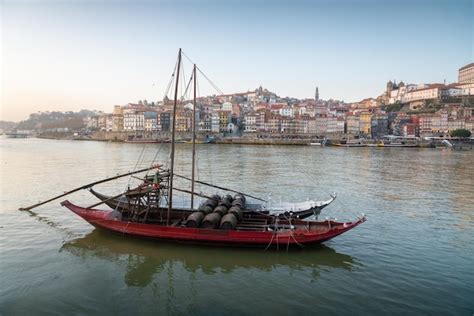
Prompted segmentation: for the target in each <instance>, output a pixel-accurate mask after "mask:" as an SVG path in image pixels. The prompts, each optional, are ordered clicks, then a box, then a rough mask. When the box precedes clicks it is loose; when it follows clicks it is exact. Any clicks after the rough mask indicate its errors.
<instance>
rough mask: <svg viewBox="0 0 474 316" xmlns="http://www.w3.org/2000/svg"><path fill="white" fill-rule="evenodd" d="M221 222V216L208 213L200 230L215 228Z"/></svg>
mask: <svg viewBox="0 0 474 316" xmlns="http://www.w3.org/2000/svg"><path fill="white" fill-rule="evenodd" d="M220 222H221V216H220V215H219V213H215V212H213V213H209V214H207V215H206V216H205V217H204V219H203V221H202V228H208V229H212V228H217V227H219V224H220Z"/></svg>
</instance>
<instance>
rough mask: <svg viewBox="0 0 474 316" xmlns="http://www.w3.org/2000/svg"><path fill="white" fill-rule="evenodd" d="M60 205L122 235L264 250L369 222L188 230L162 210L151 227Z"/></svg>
mask: <svg viewBox="0 0 474 316" xmlns="http://www.w3.org/2000/svg"><path fill="white" fill-rule="evenodd" d="M61 205H63V206H65V207H66V208H68V209H69V210H71V211H72V212H74V213H75V214H77V215H78V216H80V217H81V218H83V219H84V220H86V221H87V222H88V223H89V224H91V225H93V226H95V227H98V228H103V229H106V230H109V231H113V232H116V233H120V234H123V235H129V236H134V237H144V238H153V239H159V240H169V241H178V242H190V243H199V244H212V245H227V246H254V247H263V248H267V247H289V246H304V245H309V244H317V243H321V242H324V241H327V240H329V239H332V238H334V237H336V236H338V235H340V234H342V233H345V232H347V231H349V230H351V229H352V228H354V227H356V226H358V225H360V224H361V223H363V222H364V221H365V220H366V218H365V217H361V218H359V219H357V220H356V221H353V222H344V223H341V222H335V221H332V220H327V221H303V220H296V219H295V220H291V219H290V220H281V219H279V218H277V217H269V216H262V218H261V219H260V220H259V221H256V220H255V219H254V220H252V221H246V220H245V219H243V220H242V222H241V223H240V224H239V225H238V226H236V229H235V230H223V229H209V228H189V227H186V223H185V221H184V219H183V218H179V217H178V216H176V217H174V218H166V209H163V210H162V212H161V216H162V217H157V218H155V219H154V223H153V224H151V223H139V222H131V221H129V220H128V218H126V217H123V215H122V214H121V213H120V212H117V211H104V210H98V209H90V208H83V207H80V206H77V205H74V204H73V203H71V202H69V201H67V200H66V201H63V202H62V203H61ZM175 215H178V214H175ZM168 222H170V224H168Z"/></svg>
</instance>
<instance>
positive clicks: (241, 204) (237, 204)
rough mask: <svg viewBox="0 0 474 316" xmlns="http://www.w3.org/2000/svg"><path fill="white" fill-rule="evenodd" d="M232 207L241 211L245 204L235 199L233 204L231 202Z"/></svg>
mask: <svg viewBox="0 0 474 316" xmlns="http://www.w3.org/2000/svg"><path fill="white" fill-rule="evenodd" d="M232 206H238V207H240V208H241V209H243V208H244V206H245V202H244V201H242V200H240V199H235V200H234V202H232Z"/></svg>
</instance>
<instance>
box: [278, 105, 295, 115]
mask: <svg viewBox="0 0 474 316" xmlns="http://www.w3.org/2000/svg"><path fill="white" fill-rule="evenodd" d="M278 113H279V114H280V115H281V116H293V109H292V108H290V107H284V108H281V109H280V110H279V111H278Z"/></svg>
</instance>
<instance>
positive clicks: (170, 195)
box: [166, 48, 181, 225]
mask: <svg viewBox="0 0 474 316" xmlns="http://www.w3.org/2000/svg"><path fill="white" fill-rule="evenodd" d="M180 66H181V48H180V49H179V52H178V66H177V67H176V84H175V87H174V105H173V124H172V130H171V154H170V160H171V162H170V180H169V187H168V216H167V219H166V221H167V224H168V225H169V224H170V216H171V210H172V208H173V175H174V143H175V129H176V107H177V105H178V85H179V71H180Z"/></svg>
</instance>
